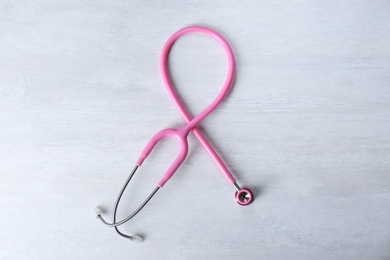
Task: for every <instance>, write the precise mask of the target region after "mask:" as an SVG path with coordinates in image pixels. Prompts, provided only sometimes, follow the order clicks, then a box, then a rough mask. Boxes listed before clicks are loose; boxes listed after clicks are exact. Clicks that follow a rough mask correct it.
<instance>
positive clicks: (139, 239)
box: [130, 235, 144, 243]
mask: <svg viewBox="0 0 390 260" xmlns="http://www.w3.org/2000/svg"><path fill="white" fill-rule="evenodd" d="M130 241H131V242H134V243H141V242H142V241H144V239H143V238H142V237H141V236H139V235H134V236H131V237H130Z"/></svg>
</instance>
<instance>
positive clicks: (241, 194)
mask: <svg viewBox="0 0 390 260" xmlns="http://www.w3.org/2000/svg"><path fill="white" fill-rule="evenodd" d="M194 32H195V33H203V34H208V35H211V36H213V37H214V38H216V39H217V40H218V41H219V42H220V43H221V44H222V46H223V48H224V49H225V51H226V54H227V57H228V66H229V67H228V75H227V78H226V81H225V83H224V85H223V88H222V90H221V92H220V93H219V95H218V96H217V98H216V99H215V100H214V101H213V102H212V103H211V104H210V105H209V106H208V107H207V108H206V109H205V110H203V111H202V112H201V113H200V114H199V115H197V116H196V117H194V118H191V116H190V114H189V113H188V112H187V110H186V108H185V107H184V105H183V104H182V103H181V101H180V99H179V97H178V95H177V93H176V91H175V89H174V87H173V85H172V82H171V80H170V78H169V76H168V65H167V63H168V54H169V51H170V49H171V47H172V45H173V44H174V43H175V41H176V40H177V39H178V38H180V37H181V36H183V35H185V34H188V33H194ZM160 66H161V73H162V78H163V80H164V83H165V86H166V88H167V90H168V93H169V95H170V96H171V98H172V100H173V102H174V103H175V105H176V107H177V109H178V110H179V112H180V113H181V115H182V116H183V118H184V120H185V121H186V124H185V125H184V126H182V127H180V128H177V129H174V128H168V129H164V130H162V131H160V132H158V133H157V134H156V135H155V136H153V137H152V139H151V140H150V141H149V143H148V144H147V145H146V147H145V148H144V150H143V151H142V153H141V156H140V157H139V158H138V160H137V163H136V166H135V167H134V169H133V171H132V172H131V173H130V176H129V177H128V178H127V180H126V182H125V184H124V185H123V187H122V189H121V191H120V192H119V195H118V197H117V199H116V202H115V206H114V210H113V223H108V222H107V221H105V220H104V219H103V217H102V216H101V214H102V213H103V212H104V211H103V209H102V208H100V207H96V208H95V212H96V215H97V217H98V218H99V219H100V220H101V221H102V222H103V223H104V224H106V225H107V226H110V227H115V230H116V231H117V232H118V234H119V235H121V236H123V237H125V238H128V239H130V240H132V241H136V242H141V241H142V237H140V236H138V235H132V236H131V235H126V234H124V233H122V232H121V231H119V230H118V226H120V225H122V224H124V223H126V222H127V221H129V220H130V219H131V218H133V217H134V216H135V215H136V214H137V213H138V212H139V211H141V209H142V208H143V207H144V206H145V205H146V204H147V203H148V202H149V200H150V199H151V198H152V197H153V196H154V194H156V192H157V191H158V190H159V189H160V188H162V187H163V186H164V184H165V183H166V182H167V181H168V180H169V179H170V178H171V177H172V175H173V174H174V173H175V172H176V171H177V169H178V168H179V167H180V165H181V164H182V163H183V161H184V159H185V158H186V156H187V152H188V141H187V137H188V134H189V133H190V132H191V131H192V132H193V133H194V134H195V136H196V138H197V139H198V140H199V142H200V143H201V144H202V145H203V147H204V148H205V149H206V151H207V152H208V153H209V154H210V155H211V157H212V158H213V159H214V161H215V162H216V163H217V165H218V167H219V168H220V169H221V171H222V172H223V174H224V175H225V177H226V179H227V180H228V181H229V182H230V184H232V185H233V187H234V188H235V189H236V193H235V198H236V200H237V203H238V204H240V205H242V206H246V205H248V204H250V203H251V202H252V201H253V199H254V197H253V194H252V192H251V191H250V190H249V189H248V188H241V187H240V186H239V185H238V184H237V182H236V180H235V179H234V177H233V175H232V174H231V173H230V171H229V170H228V168H227V167H226V165H225V164H224V163H223V162H222V160H221V158H220V157H219V156H218V154H217V153H216V152H215V150H214V148H213V147H212V146H211V144H210V143H209V142H208V141H207V139H206V137H204V135H203V134H202V132H201V131H200V130H199V128H197V127H196V125H197V124H199V123H200V121H202V120H203V119H204V118H205V117H206V116H208V115H209V114H210V113H211V112H212V111H213V110H214V109H215V108H216V107H217V106H218V105H219V103H221V101H222V100H223V99H224V97H225V96H226V94H227V93H228V92H229V90H230V88H231V86H232V83H233V80H234V73H235V64H234V56H233V52H232V49H231V47H230V45H229V44H228V42H227V41H226V40H225V39H224V38H223V37H222V36H221V35H220V34H219V33H217V32H216V31H214V30H211V29H209V28H205V27H200V26H193V27H187V28H184V29H181V30H180V31H178V32H176V33H174V34H173V35H172V36H171V37H170V38H169V39H168V41H167V42H166V43H165V45H164V48H163V50H162V53H161V59H160ZM168 136H172V137H175V138H176V139H177V140H178V141H179V143H180V153H179V155H178V156H177V158H176V159H175V161H174V162H173V163H172V165H171V166H170V167H169V169H168V170H167V171H166V173H165V174H164V176H163V177H162V179H161V180H160V181H159V182H158V184H157V187H156V188H155V189H154V190H153V191H152V193H151V194H150V195H149V196H148V197H147V198H146V200H145V201H144V202H143V203H142V204H141V206H139V207H138V209H136V210H135V211H134V212H133V213H132V214H130V215H129V216H128V217H126V218H125V219H123V220H121V221H116V213H117V208H118V204H119V201H120V199H121V197H122V195H123V192H124V191H125V189H126V187H127V185H128V184H129V182H130V180H131V178H132V177H133V175H134V173H135V172H136V171H137V169H138V167H140V166H141V165H142V163H143V162H144V160H145V159H146V158H147V157H148V156H149V154H150V153H151V152H152V150H153V148H154V147H155V146H156V144H157V143H158V142H160V141H161V140H162V139H163V138H165V137H168Z"/></svg>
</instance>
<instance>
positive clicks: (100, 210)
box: [93, 206, 105, 217]
mask: <svg viewBox="0 0 390 260" xmlns="http://www.w3.org/2000/svg"><path fill="white" fill-rule="evenodd" d="M104 211H105V210H104V209H103V208H102V207H100V206H97V207H95V208H94V209H93V212H95V214H96V217H98V216H100V215H101V214H103V213H104Z"/></svg>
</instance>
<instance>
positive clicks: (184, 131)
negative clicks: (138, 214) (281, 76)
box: [137, 26, 235, 187]
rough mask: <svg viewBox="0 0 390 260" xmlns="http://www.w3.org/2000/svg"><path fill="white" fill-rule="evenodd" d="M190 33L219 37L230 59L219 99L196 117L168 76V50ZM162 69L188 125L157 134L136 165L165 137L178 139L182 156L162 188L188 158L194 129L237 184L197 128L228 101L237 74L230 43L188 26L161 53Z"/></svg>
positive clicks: (160, 183)
mask: <svg viewBox="0 0 390 260" xmlns="http://www.w3.org/2000/svg"><path fill="white" fill-rule="evenodd" d="M188 33H203V34H208V35H211V36H213V37H214V38H216V39H217V40H218V41H219V43H220V44H221V45H222V47H223V48H224V49H225V51H226V54H227V57H228V73H227V77H226V80H225V83H224V85H223V87H222V90H221V92H220V93H219V94H218V96H217V97H216V98H215V100H214V101H213V102H212V103H211V104H210V105H209V106H208V107H207V108H206V109H204V110H203V111H202V112H201V113H200V114H199V115H197V116H196V117H194V118H191V116H190V114H189V113H188V111H187V110H186V108H185V106H184V105H183V104H182V102H181V100H180V98H179V96H178V95H177V93H176V91H175V89H174V87H173V84H172V82H171V80H170V78H169V73H168V55H169V51H170V49H171V47H172V45H173V44H174V43H175V41H176V40H177V39H178V38H180V37H181V36H183V35H185V34H188ZM160 67H161V73H162V78H163V81H164V84H165V86H166V88H167V90H168V94H169V95H170V96H171V99H172V101H173V103H174V104H175V105H176V107H177V109H178V110H179V112H180V114H181V115H182V116H183V118H184V120H185V121H186V123H187V124H186V125H184V126H183V127H181V128H179V129H165V130H162V131H160V132H159V133H157V134H156V135H155V136H154V137H153V138H152V139H151V140H150V141H149V143H148V144H147V146H146V147H145V149H144V151H143V152H142V153H141V156H140V158H139V159H138V161H137V165H138V166H141V164H142V163H143V161H144V160H145V159H146V157H147V156H148V155H149V154H150V152H151V151H152V150H153V148H154V146H155V145H156V144H157V143H158V142H159V141H160V140H161V139H162V138H164V137H166V136H174V137H176V138H177V139H178V141H179V142H180V147H181V148H180V153H179V155H178V157H177V158H176V160H175V161H174V162H173V163H172V165H171V166H170V167H169V169H168V170H167V172H166V173H165V174H164V176H163V178H162V179H161V180H160V181H159V183H158V186H159V187H162V186H163V185H164V184H165V183H166V182H167V181H168V180H169V179H170V178H171V177H172V175H173V174H174V173H175V172H176V170H177V169H178V168H179V167H180V165H181V164H182V163H183V161H184V160H185V158H186V156H187V152H188V141H187V136H188V134H189V132H190V131H191V130H192V131H193V132H194V134H195V136H196V138H197V139H198V140H199V142H200V143H201V144H202V146H203V147H204V148H205V149H206V151H207V152H208V153H209V154H210V156H211V157H212V158H213V160H214V161H215V163H216V164H217V165H218V167H219V169H220V170H221V171H222V172H223V174H224V176H225V177H226V179H227V180H228V181H229V182H230V183H231V184H233V183H234V182H235V179H234V177H233V176H232V174H231V173H230V171H229V170H228V168H227V167H226V165H225V164H224V163H223V161H222V160H221V158H220V157H219V155H218V154H217V152H216V151H215V149H214V148H213V147H212V146H211V144H210V143H209V141H208V140H207V139H206V137H205V136H204V135H203V134H202V132H201V131H200V130H199V128H197V127H196V125H197V124H198V123H199V122H200V121H202V120H203V119H204V118H205V117H206V116H208V115H209V114H210V113H211V112H212V111H213V110H214V109H215V108H216V107H217V106H218V105H219V104H220V103H221V102H222V100H223V99H224V98H225V96H226V95H227V93H228V92H229V90H230V88H231V86H232V83H233V80H234V73H235V64H234V55H233V51H232V49H231V47H230V46H229V44H228V42H227V41H226V40H225V39H224V38H223V37H222V36H221V35H220V34H219V33H217V32H216V31H214V30H211V29H209V28H206V27H200V26H193V27H187V28H184V29H181V30H180V31H178V32H176V33H174V34H173V35H172V36H171V37H170V38H169V39H168V40H167V42H166V43H165V45H164V47H163V49H162V53H161V59H160Z"/></svg>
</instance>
